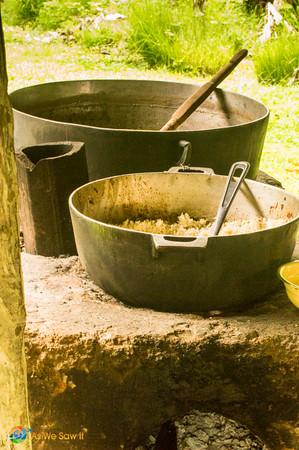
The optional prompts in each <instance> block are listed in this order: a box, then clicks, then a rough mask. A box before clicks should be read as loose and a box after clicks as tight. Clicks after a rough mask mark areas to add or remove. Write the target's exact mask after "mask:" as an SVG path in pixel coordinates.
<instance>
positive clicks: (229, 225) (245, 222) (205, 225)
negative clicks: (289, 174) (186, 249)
mask: <svg viewBox="0 0 299 450" xmlns="http://www.w3.org/2000/svg"><path fill="white" fill-rule="evenodd" d="M284 223H286V219H271V218H264V217H253V218H251V219H238V220H228V221H225V222H224V223H223V225H222V227H221V230H220V232H219V235H220V236H228V235H234V234H245V233H252V232H255V231H260V230H265V229H268V228H273V227H277V226H279V225H283V224H284ZM213 224H214V221H211V220H208V219H205V218H201V219H193V218H192V217H190V216H189V214H188V213H182V214H180V215H179V216H178V217H177V221H176V222H170V221H167V220H163V219H156V220H155V219H140V220H138V219H137V220H132V219H126V220H124V221H123V222H122V223H121V224H117V225H118V226H120V227H122V228H127V229H130V230H136V231H143V232H147V233H154V234H166V235H176V236H210V235H211V234H212V231H213Z"/></svg>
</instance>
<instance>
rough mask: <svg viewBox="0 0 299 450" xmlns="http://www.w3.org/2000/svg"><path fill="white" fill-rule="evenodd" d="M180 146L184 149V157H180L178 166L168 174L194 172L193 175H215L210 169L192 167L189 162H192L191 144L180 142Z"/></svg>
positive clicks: (169, 170)
mask: <svg viewBox="0 0 299 450" xmlns="http://www.w3.org/2000/svg"><path fill="white" fill-rule="evenodd" d="M178 145H179V147H181V148H182V149H183V153H182V156H181V157H180V159H179V161H178V162H177V163H176V165H175V166H174V167H170V169H168V170H167V172H170V173H178V172H185V173H190V172H193V173H206V174H208V175H213V174H214V173H215V172H214V170H213V169H211V168H210V167H190V166H189V162H190V160H191V153H192V146H191V142H189V141H184V140H181V141H179V144H178Z"/></svg>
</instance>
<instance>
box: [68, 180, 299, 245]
mask: <svg viewBox="0 0 299 450" xmlns="http://www.w3.org/2000/svg"><path fill="white" fill-rule="evenodd" d="M150 174H152V175H157V174H164V175H174V173H171V172H141V173H129V174H122V175H114V176H111V177H106V178H99V179H98V180H93V181H89V182H88V183H85V184H83V185H82V186H79V187H78V188H77V189H75V190H74V191H73V192H72V193H71V195H70V196H69V202H68V203H69V208H70V210H71V211H73V212H74V213H75V214H77V215H78V216H79V217H81V218H82V219H85V220H87V221H89V222H91V223H95V224H97V225H101V226H104V227H108V228H112V229H116V230H118V231H121V232H131V233H138V234H144V235H148V236H167V237H169V236H170V237H172V238H173V237H177V238H178V239H180V238H185V239H186V238H189V239H190V238H194V239H196V238H198V237H199V236H179V235H167V234H163V233H159V234H157V233H150V232H148V231H139V230H132V229H129V228H124V227H120V226H118V225H113V224H111V223H107V222H102V221H100V220H96V219H93V218H91V217H89V216H86V215H85V214H83V213H82V212H80V211H79V210H78V209H77V208H76V207H75V205H74V203H73V198H74V197H75V195H76V194H77V192H79V191H80V190H81V189H83V188H85V187H86V186H88V185H92V184H95V183H98V182H101V181H106V180H111V179H115V178H122V177H131V176H137V175H139V176H140V175H141V176H142V175H150ZM175 175H179V176H184V175H192V176H199V177H203V176H204V177H207V176H208V177H221V178H227V175H217V174H206V173H183V172H179V173H175ZM245 181H246V182H247V183H249V184H259V185H263V186H266V187H267V188H269V189H271V190H273V189H274V190H277V191H282V189H281V188H278V187H276V186H271V185H267V184H265V183H261V182H259V181H254V180H250V179H248V178H245ZM285 194H286V195H287V196H288V197H291V198H293V199H295V200H296V201H297V202H298V203H299V197H298V196H296V195H294V194H292V193H290V192H285ZM297 221H299V212H298V214H297V215H296V216H295V217H294V218H293V219H291V220H290V221H288V222H286V223H283V224H282V225H278V226H275V227H271V228H266V229H264V230H259V231H252V232H250V233H239V234H232V235H225V236H219V235H218V236H207V239H219V238H234V237H241V236H252V235H256V233H265V232H268V231H271V230H274V229H278V228H283V227H285V226H286V225H290V224H292V223H296V222H297ZM204 239H205V237H204Z"/></svg>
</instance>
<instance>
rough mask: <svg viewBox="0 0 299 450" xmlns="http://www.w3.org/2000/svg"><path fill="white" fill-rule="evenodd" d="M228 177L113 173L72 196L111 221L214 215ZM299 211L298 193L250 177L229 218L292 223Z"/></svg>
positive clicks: (85, 209) (86, 210)
mask: <svg viewBox="0 0 299 450" xmlns="http://www.w3.org/2000/svg"><path fill="white" fill-rule="evenodd" d="M225 182H226V177H224V176H210V175H205V174H201V175H199V174H194V173H185V174H182V173H180V174H177V173H147V174H132V175H124V176H119V177H113V178H107V179H103V180H99V181H95V182H93V183H89V184H87V185H85V186H83V187H81V188H79V189H78V190H77V191H76V192H75V194H74V195H73V197H72V202H73V205H74V206H75V208H76V209H77V210H78V211H79V212H81V213H82V214H84V215H85V216H87V217H89V218H91V219H94V220H98V221H101V222H105V223H109V224H118V223H121V222H122V221H124V220H126V219H128V218H129V219H133V220H136V219H160V218H161V219H166V220H174V219H176V218H177V216H178V215H180V214H181V213H182V212H187V213H188V214H189V215H190V216H191V217H193V218H195V219H200V218H207V219H209V220H213V219H214V217H215V215H216V212H217V208H218V205H219V202H220V199H221V196H222V193H223V189H224V185H225ZM298 214H299V202H298V200H297V199H296V197H294V196H292V195H291V194H287V193H285V192H284V191H283V190H280V189H277V188H273V187H271V186H268V185H265V184H261V183H255V182H251V181H248V180H247V181H246V183H243V185H242V187H241V189H240V191H239V193H238V194H237V196H236V198H235V200H234V202H233V204H232V206H231V209H230V212H229V214H228V217H227V218H228V219H230V220H236V219H242V220H243V219H244V220H245V219H250V218H253V217H264V218H271V219H284V220H285V222H289V221H291V220H293V219H294V218H296V217H297V216H298Z"/></svg>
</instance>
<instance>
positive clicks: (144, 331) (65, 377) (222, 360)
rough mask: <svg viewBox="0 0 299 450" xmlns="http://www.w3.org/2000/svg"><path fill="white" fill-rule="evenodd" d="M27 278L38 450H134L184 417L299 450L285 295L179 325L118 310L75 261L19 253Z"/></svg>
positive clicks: (290, 309) (295, 315) (293, 321)
mask: <svg viewBox="0 0 299 450" xmlns="http://www.w3.org/2000/svg"><path fill="white" fill-rule="evenodd" d="M297 248H298V246H297ZM298 256H299V252H298V251H297V257H298ZM23 270H24V278H25V293H26V302H27V314H28V320H27V322H28V323H27V335H26V347H27V363H28V374H29V395H30V408H31V425H32V430H33V433H32V437H33V446H34V449H36V450H40V449H53V450H56V449H57V450H59V449H61V448H68V449H74V450H75V449H84V450H85V449H86V450H96V449H99V450H116V449H121V448H125V449H132V448H135V447H136V446H137V445H138V444H139V443H141V442H142V441H143V440H144V438H145V437H146V436H148V435H149V434H151V433H152V432H153V430H155V429H156V430H158V429H159V428H160V426H161V424H162V423H163V422H166V421H167V420H169V419H173V418H175V417H176V416H182V415H184V414H185V413H187V412H188V411H190V410H191V409H197V410H199V411H203V412H216V413H220V414H223V415H225V416H226V417H228V418H231V419H234V420H237V421H238V422H240V423H242V424H244V425H247V426H248V427H249V428H250V429H251V431H252V432H254V433H256V434H257V435H259V436H260V437H262V438H263V439H264V440H265V442H266V444H267V445H268V446H269V447H270V448H272V449H277V450H278V449H279V450H282V449H296V450H298V449H299V401H298V395H299V345H298V342H299V320H298V319H299V310H297V309H296V308H295V307H294V306H293V305H292V304H291V303H290V302H289V300H288V299H287V297H286V295H285V293H284V291H283V290H281V291H279V292H276V293H274V294H273V295H272V296H270V297H269V298H267V299H264V301H262V302H260V303H258V304H256V305H254V306H252V307H251V308H250V309H247V310H245V311H242V312H234V313H225V314H222V313H221V312H212V313H211V314H210V315H209V314H206V315H205V316H202V315H192V314H188V315H184V314H171V313H161V312H156V311H153V310H146V309H137V308H132V307H128V306H126V305H124V304H122V303H121V302H119V301H117V300H116V299H114V298H113V297H111V296H109V295H108V294H106V293H104V292H103V291H102V290H101V289H99V288H98V287H96V286H95V285H94V284H93V283H92V282H91V281H89V279H88V277H87V276H86V273H85V272H84V270H83V269H82V268H81V266H80V263H79V261H78V259H77V257H69V258H58V259H54V258H46V257H41V256H33V255H28V254H23ZM186 295H188V289H187V287H186ZM45 432H52V437H51V436H50V437H49V435H48V434H42V433H45ZM79 432H81V434H79ZM82 432H83V433H82ZM71 434H72V436H71ZM165 450H167V449H165Z"/></svg>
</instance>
